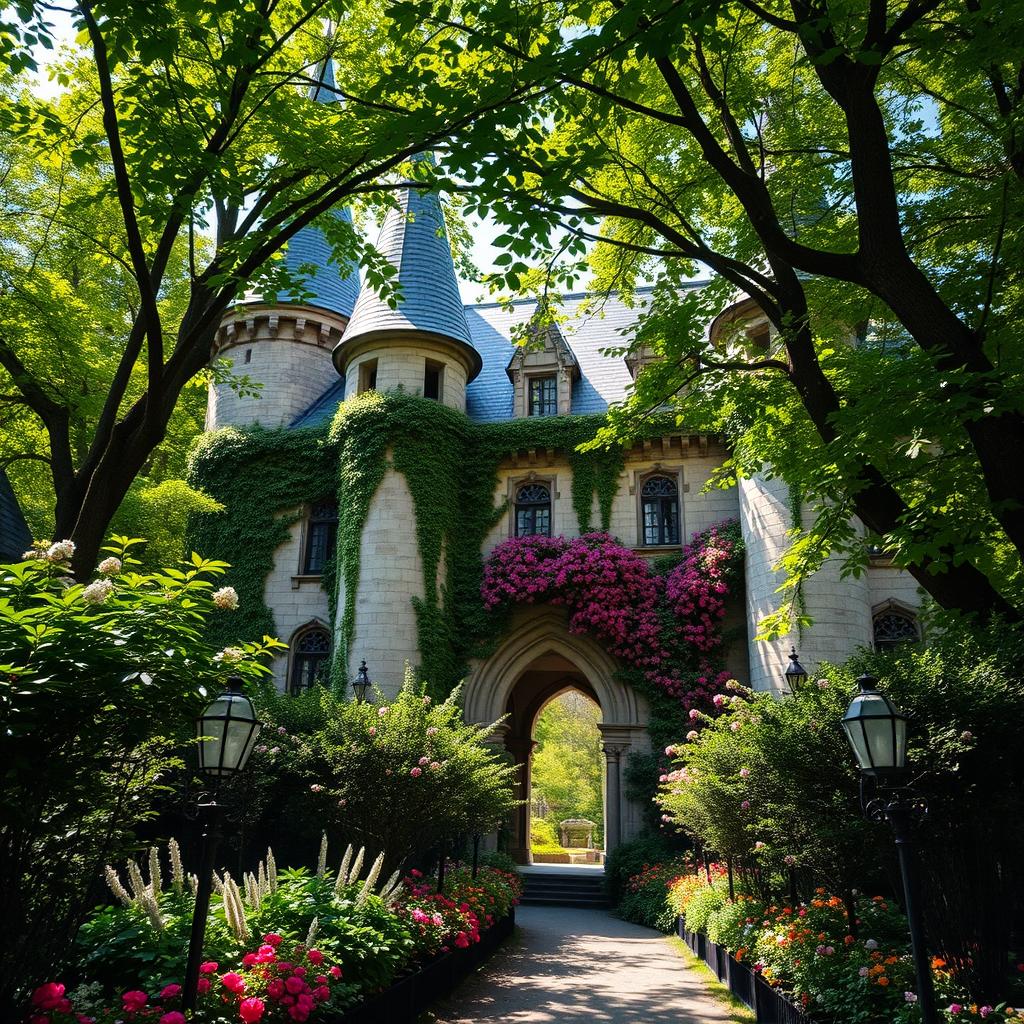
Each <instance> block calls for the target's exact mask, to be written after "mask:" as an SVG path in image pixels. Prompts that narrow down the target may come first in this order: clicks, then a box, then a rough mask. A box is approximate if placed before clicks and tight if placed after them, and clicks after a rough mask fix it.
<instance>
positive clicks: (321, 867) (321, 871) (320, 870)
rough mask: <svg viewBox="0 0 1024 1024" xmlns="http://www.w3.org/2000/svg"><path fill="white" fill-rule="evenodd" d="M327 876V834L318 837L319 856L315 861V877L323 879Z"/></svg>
mask: <svg viewBox="0 0 1024 1024" xmlns="http://www.w3.org/2000/svg"><path fill="white" fill-rule="evenodd" d="M326 876H327V833H326V832H324V834H323V835H322V836H321V837H320V856H319V857H318V858H317V861H316V877H317V878H325V877H326Z"/></svg>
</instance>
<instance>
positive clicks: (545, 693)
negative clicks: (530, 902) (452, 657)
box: [465, 606, 650, 864]
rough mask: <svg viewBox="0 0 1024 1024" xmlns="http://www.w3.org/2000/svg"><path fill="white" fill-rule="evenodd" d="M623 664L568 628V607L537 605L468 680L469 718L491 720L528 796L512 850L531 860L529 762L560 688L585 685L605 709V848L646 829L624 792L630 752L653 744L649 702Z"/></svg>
mask: <svg viewBox="0 0 1024 1024" xmlns="http://www.w3.org/2000/svg"><path fill="white" fill-rule="evenodd" d="M617 669H618V663H617V662H616V661H615V659H614V658H613V657H612V656H611V655H610V654H609V653H608V652H607V651H605V650H604V649H603V648H602V647H601V646H600V645H599V644H598V643H596V641H594V640H592V639H591V638H590V637H587V636H580V635H574V634H572V633H570V632H569V627H568V617H567V614H566V612H565V610H564V609H561V608H552V607H549V606H535V607H530V608H525V609H522V610H520V611H519V612H518V613H517V614H516V615H515V616H514V617H513V621H512V625H511V628H510V629H509V631H508V632H507V634H506V635H505V637H504V638H503V640H502V641H501V643H500V644H499V645H498V647H497V649H496V650H495V651H494V653H493V654H492V655H491V656H490V657H489V658H487V659H485V660H483V661H481V662H479V663H477V664H476V665H475V666H474V668H473V670H472V671H471V673H470V675H469V677H468V679H467V681H466V693H465V714H466V720H467V721H470V722H477V723H480V724H490V723H491V722H494V721H496V720H497V719H499V718H502V717H504V721H503V722H502V724H501V725H500V726H498V727H497V729H495V731H494V733H493V734H492V736H491V742H492V743H494V744H495V746H498V747H500V748H502V749H504V750H505V751H507V752H508V754H509V756H510V757H511V759H512V761H513V763H515V765H516V766H517V774H516V781H517V793H516V796H517V798H518V799H520V800H522V801H523V803H522V804H520V806H519V807H518V808H517V810H516V813H515V819H514V821H513V822H512V829H511V831H512V839H511V849H510V852H511V854H512V856H513V857H514V858H515V860H516V861H518V862H519V863H520V864H529V863H530V795H531V794H530V768H531V757H532V755H533V748H534V737H533V728H534V724H535V722H536V720H537V715H538V714H539V713H540V711H541V710H542V709H543V707H544V706H545V705H546V704H547V703H548V702H549V701H550V700H552V699H553V698H554V697H556V696H557V695H558V694H559V693H562V692H564V691H565V690H567V689H578V690H580V691H581V692H582V693H584V694H586V695H587V696H588V697H590V698H591V699H592V700H593V701H595V703H597V705H598V706H599V707H600V709H601V717H600V721H599V723H598V729H599V730H600V732H601V746H602V750H603V752H604V758H605V786H604V826H605V828H604V835H605V852H606V853H607V852H610V851H611V850H613V849H615V847H616V846H618V844H619V843H620V842H622V841H623V840H624V839H628V838H630V837H631V836H633V835H634V834H635V833H636V832H638V831H639V829H640V820H641V819H640V814H641V809H640V808H639V807H637V806H635V805H634V803H633V802H632V801H631V800H629V799H628V798H627V797H626V795H625V794H624V792H623V784H622V783H623V778H622V776H623V769H624V767H625V765H626V763H627V759H628V757H629V755H630V753H633V752H638V753H644V752H647V751H649V750H650V743H649V740H648V737H647V719H648V709H647V705H646V702H645V701H644V700H643V698H642V697H641V696H640V695H639V694H637V693H636V692H635V691H634V690H633V689H632V688H631V687H629V686H627V685H626V684H625V683H623V682H621V680H619V679H618V678H616V671H617Z"/></svg>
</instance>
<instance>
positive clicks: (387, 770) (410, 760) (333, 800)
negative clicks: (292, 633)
mask: <svg viewBox="0 0 1024 1024" xmlns="http://www.w3.org/2000/svg"><path fill="white" fill-rule="evenodd" d="M260 715H261V718H263V719H264V721H265V722H266V729H267V735H268V736H270V737H272V740H268V741H267V742H265V743H262V744H260V746H258V747H257V748H256V752H255V753H254V755H253V758H252V762H251V768H250V769H249V770H247V771H246V772H245V778H243V779H241V780H239V784H240V786H241V787H243V788H244V791H245V792H244V798H245V799H247V800H248V806H249V807H250V808H251V809H252V813H253V815H254V816H259V817H260V818H261V819H262V821H261V822H260V823H259V826H258V828H257V829H256V830H255V831H256V832H257V834H258V835H259V836H260V838H261V839H262V842H261V843H260V846H261V847H263V848H265V846H266V845H276V843H274V842H272V840H273V839H274V835H275V832H276V831H278V830H280V819H281V809H282V807H287V808H288V821H289V825H288V828H289V830H291V829H292V828H293V827H294V828H295V829H299V828H303V827H304V828H305V829H306V830H307V834H306V837H305V839H306V843H307V846H306V850H308V844H309V838H310V836H309V833H310V832H311V831H312V830H313V829H316V830H317V832H319V830H321V829H322V830H323V831H325V832H326V833H327V835H328V836H329V837H330V839H331V842H332V845H338V844H341V845H344V844H345V843H348V842H350V841H354V842H357V843H360V844H365V845H366V846H367V847H368V848H370V849H373V850H381V851H383V852H384V856H385V871H387V872H388V873H390V872H391V871H392V870H393V869H394V868H396V867H398V866H399V865H401V864H403V863H404V862H405V861H406V860H407V859H408V858H410V857H412V856H413V855H414V854H423V853H425V852H426V851H429V850H431V849H433V848H436V847H437V846H438V845H439V844H440V843H441V842H449V843H454V842H455V841H456V840H457V839H459V837H462V836H465V835H472V834H474V833H487V832H489V831H491V829H493V828H495V827H497V826H498V825H499V824H500V823H501V822H502V821H504V819H505V818H506V817H507V816H508V815H510V814H511V811H512V809H513V808H514V807H515V806H516V801H515V798H514V796H513V791H512V777H513V775H514V772H515V769H514V768H513V767H511V766H509V765H507V764H505V763H504V762H503V761H502V760H501V759H500V758H499V757H498V755H497V754H496V753H495V752H494V750H493V748H492V747H490V746H489V745H488V744H487V743H485V742H484V739H485V737H486V736H487V735H488V733H489V732H490V727H488V726H480V725H471V724H467V723H466V722H465V721H464V720H463V717H462V708H461V705H460V704H459V691H458V690H456V692H455V693H453V694H452V695H451V696H450V697H449V698H448V699H447V700H445V701H443V702H437V703H435V702H433V701H432V700H431V698H430V697H429V696H428V695H427V694H426V693H425V692H424V686H423V685H421V684H419V683H417V682H416V681H415V679H414V678H413V676H412V674H411V673H410V674H409V675H408V676H407V677H406V681H405V685H404V686H403V688H402V689H401V690H400V691H399V693H398V694H397V695H396V696H395V697H394V698H390V699H385V698H384V697H383V695H381V694H378V703H372V702H369V701H367V702H364V703H361V704H360V703H357V702H355V701H353V700H346V699H344V698H343V697H342V696H339V695H337V694H335V693H333V692H332V691H330V690H328V689H327V688H324V687H314V688H313V692H311V693H310V694H308V695H305V696H303V697H302V698H298V699H297V698H294V697H289V696H286V695H282V694H278V693H277V692H276V691H273V692H272V691H271V690H270V688H267V689H266V690H265V692H263V693H262V694H261V695H260ZM271 743H272V744H273V745H271ZM242 798H243V794H239V799H242ZM249 845H250V848H251V847H252V846H253V845H255V843H254V840H253V839H250V840H249ZM290 852H291V851H290ZM300 852H302V851H300ZM295 859H297V860H299V861H300V862H301V860H303V859H307V860H308V855H307V856H305V857H301V856H300V857H296V858H295Z"/></svg>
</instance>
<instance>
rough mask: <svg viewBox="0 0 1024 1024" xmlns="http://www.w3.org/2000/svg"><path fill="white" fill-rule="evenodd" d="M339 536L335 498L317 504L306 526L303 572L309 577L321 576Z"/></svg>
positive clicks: (314, 505)
mask: <svg viewBox="0 0 1024 1024" xmlns="http://www.w3.org/2000/svg"><path fill="white" fill-rule="evenodd" d="M337 536H338V503H337V502H336V501H335V500H334V499H333V498H324V499H323V500H322V501H318V502H315V503H314V504H313V507H312V508H311V509H310V510H309V521H308V523H307V525H306V549H305V551H304V552H303V555H302V571H303V573H304V574H305V575H307V576H319V575H321V574H322V573H323V571H324V566H325V565H326V564H327V560H328V559H329V558H330V557H331V555H332V554H334V544H335V541H336V539H337Z"/></svg>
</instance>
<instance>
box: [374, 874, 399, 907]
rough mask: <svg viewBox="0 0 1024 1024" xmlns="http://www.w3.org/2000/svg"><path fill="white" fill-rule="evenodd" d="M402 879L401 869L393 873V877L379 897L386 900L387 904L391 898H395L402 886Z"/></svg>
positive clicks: (385, 884)
mask: <svg viewBox="0 0 1024 1024" xmlns="http://www.w3.org/2000/svg"><path fill="white" fill-rule="evenodd" d="M401 878H402V872H401V869H399V870H397V871H395V872H393V873H392V875H391V877H390V878H389V879H388V880H387V881H386V882H385V883H384V885H383V886H382V888H381V890H380V893H379V894H378V895H379V896H380V898H381V899H382V900H384V902H385V903H386V902H387V901H388V900H390V899H391V897H392V896H394V894H395V893H396V892H398V889H399V887H400V886H401V884H402V882H401Z"/></svg>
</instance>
